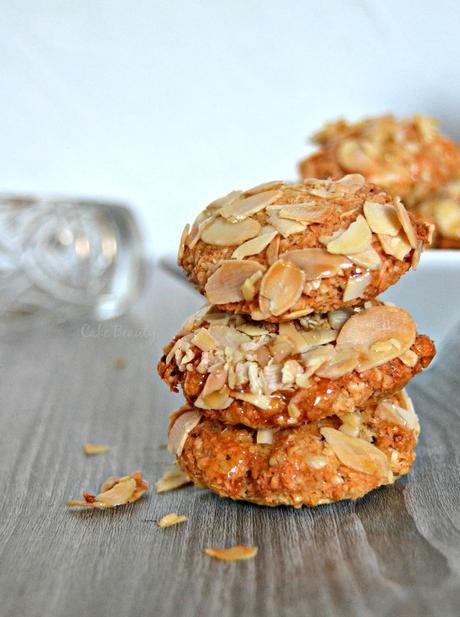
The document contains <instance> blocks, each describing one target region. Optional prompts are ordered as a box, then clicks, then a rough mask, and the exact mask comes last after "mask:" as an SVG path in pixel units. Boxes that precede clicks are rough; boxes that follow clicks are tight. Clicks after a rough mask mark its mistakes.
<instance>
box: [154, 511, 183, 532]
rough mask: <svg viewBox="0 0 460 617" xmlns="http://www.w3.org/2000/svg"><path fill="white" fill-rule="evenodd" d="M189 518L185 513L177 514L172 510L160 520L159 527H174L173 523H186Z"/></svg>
mask: <svg viewBox="0 0 460 617" xmlns="http://www.w3.org/2000/svg"><path fill="white" fill-rule="evenodd" d="M187 520H188V516H184V515H183V514H176V513H175V512H171V513H170V514H166V515H165V516H163V518H161V519H160V520H159V521H158V527H162V528H163V529H164V528H165V527H172V526H173V525H178V524H179V523H185V521H187Z"/></svg>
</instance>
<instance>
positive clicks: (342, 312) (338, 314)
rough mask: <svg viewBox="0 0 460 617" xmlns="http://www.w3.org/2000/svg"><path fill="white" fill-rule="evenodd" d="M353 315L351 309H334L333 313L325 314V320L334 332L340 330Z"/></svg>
mask: <svg viewBox="0 0 460 617" xmlns="http://www.w3.org/2000/svg"><path fill="white" fill-rule="evenodd" d="M352 314H353V309H352V308H345V309H336V310H335V311H329V313H328V314H327V319H328V321H329V325H330V326H331V328H333V329H334V330H340V328H341V327H342V326H343V324H344V323H345V322H346V321H347V319H349V318H350V316H351V315H352Z"/></svg>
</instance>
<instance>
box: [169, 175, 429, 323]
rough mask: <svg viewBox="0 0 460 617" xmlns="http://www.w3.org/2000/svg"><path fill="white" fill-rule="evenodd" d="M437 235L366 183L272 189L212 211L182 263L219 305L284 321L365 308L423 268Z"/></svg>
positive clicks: (188, 240) (185, 238)
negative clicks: (423, 259) (367, 302)
mask: <svg viewBox="0 0 460 617" xmlns="http://www.w3.org/2000/svg"><path fill="white" fill-rule="evenodd" d="M430 235H431V226H430V225H428V224H425V223H423V222H420V221H418V220H417V219H415V218H414V217H413V216H412V215H410V214H408V213H407V211H406V209H405V208H404V206H403V204H402V202H401V201H400V200H399V199H398V198H395V199H393V198H392V197H390V196H389V195H388V194H387V193H385V192H384V191H382V189H380V188H378V187H376V186H375V185H372V184H366V183H365V181H364V178H363V177H362V176H360V175H349V176H346V177H345V178H343V179H342V180H340V181H338V182H332V181H328V180H308V181H306V182H305V183H303V184H285V183H281V182H272V183H268V184H265V185H263V186H259V187H255V188H253V189H249V190H248V191H245V192H244V193H239V192H237V193H231V194H230V195H227V196H226V197H224V198H222V199H220V200H217V201H216V202H213V203H212V204H210V205H209V206H208V207H207V208H206V210H205V211H204V212H202V213H201V214H200V215H199V216H198V218H197V220H196V221H195V223H194V224H193V227H192V229H191V230H189V229H188V228H187V227H186V229H185V230H184V233H183V235H182V240H181V245H180V249H179V255H178V262H179V264H180V265H181V266H182V267H183V268H184V269H185V271H186V273H187V276H188V278H189V280H190V281H191V282H192V283H194V284H195V286H196V287H197V288H198V290H199V291H200V292H201V293H202V294H204V295H205V296H206V297H207V299H208V301H209V302H210V303H211V304H215V305H217V306H218V307H219V308H221V309H222V310H226V311H231V312H235V313H246V314H249V315H251V318H252V319H254V320H265V321H282V320H285V319H295V318H297V317H301V316H305V315H308V314H310V313H326V312H328V311H331V310H334V309H337V308H342V307H351V306H358V305H360V304H362V303H363V302H364V301H365V300H367V299H370V298H374V297H376V296H377V295H378V294H380V293H382V292H383V291H385V290H386V289H387V288H388V287H389V286H390V285H393V284H394V283H396V282H397V281H398V280H399V278H400V277H401V276H402V275H403V274H404V273H405V272H407V270H409V268H411V267H415V266H416V264H417V262H418V259H419V257H420V253H421V251H422V250H423V248H424V246H425V245H426V244H428V243H429V242H430Z"/></svg>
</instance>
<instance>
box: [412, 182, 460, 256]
mask: <svg viewBox="0 0 460 617" xmlns="http://www.w3.org/2000/svg"><path fill="white" fill-rule="evenodd" d="M416 212H417V214H418V215H419V216H420V217H421V218H423V220H426V221H429V222H430V223H433V224H434V226H435V233H434V236H433V246H434V247H436V248H443V249H460V170H458V172H457V177H456V179H455V180H452V181H451V182H448V183H447V184H445V185H444V186H443V187H441V188H440V189H439V191H438V192H437V193H435V194H434V195H432V196H431V197H429V198H428V199H425V200H422V201H421V202H420V203H419V204H418V205H417V209H416Z"/></svg>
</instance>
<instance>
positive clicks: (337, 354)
mask: <svg viewBox="0 0 460 617" xmlns="http://www.w3.org/2000/svg"><path fill="white" fill-rule="evenodd" d="M358 362H359V354H358V352H357V351H355V350H354V349H343V350H340V349H339V350H335V351H334V354H333V356H332V357H331V359H330V360H328V361H327V362H325V363H323V364H322V365H321V366H320V367H319V368H318V370H316V375H318V377H323V378H324V379H340V377H343V376H344V375H348V373H351V372H352V371H354V369H355V368H356V367H357V365H358Z"/></svg>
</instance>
